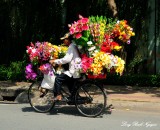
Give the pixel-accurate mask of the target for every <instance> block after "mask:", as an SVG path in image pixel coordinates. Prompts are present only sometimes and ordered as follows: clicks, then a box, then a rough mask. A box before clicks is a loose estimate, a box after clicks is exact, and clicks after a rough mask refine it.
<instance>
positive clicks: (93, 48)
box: [88, 46, 96, 51]
mask: <svg viewBox="0 0 160 130" xmlns="http://www.w3.org/2000/svg"><path fill="white" fill-rule="evenodd" d="M95 49H96V47H95V46H92V47H90V48H89V49H88V51H93V50H95Z"/></svg>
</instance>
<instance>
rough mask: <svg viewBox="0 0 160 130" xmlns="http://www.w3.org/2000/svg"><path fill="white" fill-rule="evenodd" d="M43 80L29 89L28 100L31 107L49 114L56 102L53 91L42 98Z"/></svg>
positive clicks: (36, 82) (49, 91) (34, 83)
mask: <svg viewBox="0 0 160 130" xmlns="http://www.w3.org/2000/svg"><path fill="white" fill-rule="evenodd" d="M41 82H42V80H40V81H35V82H33V83H32V84H31V85H30V87H29V89H28V100H29V103H30V105H31V107H32V108H33V109H34V110H35V111H36V112H40V113H46V112H49V111H50V110H51V109H52V108H53V107H54V106H55V102H53V101H52V100H51V99H53V97H54V95H53V91H52V90H48V92H47V94H46V95H45V96H43V97H41V96H40V91H39V86H40V85H41Z"/></svg>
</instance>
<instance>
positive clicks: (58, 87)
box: [54, 73, 70, 96]
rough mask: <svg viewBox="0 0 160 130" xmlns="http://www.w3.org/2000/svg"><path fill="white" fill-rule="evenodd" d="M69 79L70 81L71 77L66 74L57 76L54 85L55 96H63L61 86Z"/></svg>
mask: <svg viewBox="0 0 160 130" xmlns="http://www.w3.org/2000/svg"><path fill="white" fill-rule="evenodd" d="M68 79H70V77H69V76H68V75H66V74H63V73H62V74H60V75H57V76H56V78H55V84H54V94H55V96H58V95H61V86H62V84H63V83H64V82H65V81H66V80H68Z"/></svg>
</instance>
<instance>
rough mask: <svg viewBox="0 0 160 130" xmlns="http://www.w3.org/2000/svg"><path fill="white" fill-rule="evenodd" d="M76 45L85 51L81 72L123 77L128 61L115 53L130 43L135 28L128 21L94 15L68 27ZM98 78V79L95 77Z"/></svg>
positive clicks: (80, 18) (82, 18) (80, 19)
mask: <svg viewBox="0 0 160 130" xmlns="http://www.w3.org/2000/svg"><path fill="white" fill-rule="evenodd" d="M68 27H69V31H70V34H71V35H73V38H74V40H75V43H76V44H77V45H78V46H79V48H81V49H82V52H81V53H84V54H83V55H82V60H81V63H80V64H81V70H82V72H83V73H85V74H87V75H95V76H97V75H102V74H105V75H106V73H107V72H116V73H118V74H120V75H122V74H123V70H124V68H125V61H124V60H123V59H122V58H120V57H119V56H118V55H114V54H113V52H115V51H120V50H121V48H123V46H124V45H125V44H130V38H131V37H132V36H134V35H135V34H134V32H133V29H132V28H131V27H130V26H129V25H128V24H127V21H126V20H121V21H119V20H117V21H116V20H113V19H109V18H108V19H107V18H106V17H104V16H100V17H99V16H96V17H94V16H91V17H89V18H84V17H82V16H79V20H78V21H75V22H74V23H72V24H69V25H68ZM96 78H97V77H96Z"/></svg>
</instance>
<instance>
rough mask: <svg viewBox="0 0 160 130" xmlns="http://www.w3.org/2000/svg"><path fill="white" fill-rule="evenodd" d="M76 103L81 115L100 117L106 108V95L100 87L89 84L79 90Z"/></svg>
mask: <svg viewBox="0 0 160 130" xmlns="http://www.w3.org/2000/svg"><path fill="white" fill-rule="evenodd" d="M78 97H80V98H81V100H82V101H81V102H80V101H79V100H78ZM75 101H76V107H77V109H78V110H79V112H80V113H81V114H83V115H84V116H90V117H95V116H98V115H100V114H101V113H102V112H103V110H104V108H105V106H106V93H105V92H104V91H103V89H101V87H99V86H98V85H96V84H94V83H90V82H88V83H85V84H83V85H82V86H80V88H79V89H78V90H77V93H76V98H75Z"/></svg>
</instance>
